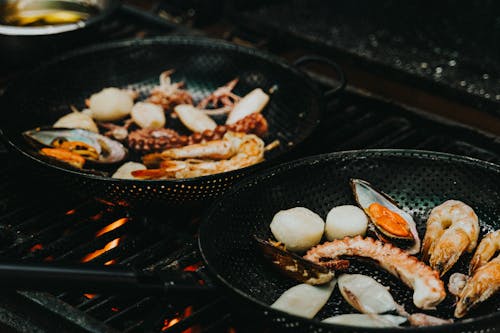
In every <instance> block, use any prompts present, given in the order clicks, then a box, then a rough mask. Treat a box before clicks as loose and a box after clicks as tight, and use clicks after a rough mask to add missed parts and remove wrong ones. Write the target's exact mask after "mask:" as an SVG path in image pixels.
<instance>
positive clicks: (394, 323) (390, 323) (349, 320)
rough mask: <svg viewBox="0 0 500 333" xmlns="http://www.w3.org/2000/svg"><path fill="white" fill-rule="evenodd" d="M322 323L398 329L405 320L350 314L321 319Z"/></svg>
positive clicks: (386, 316)
mask: <svg viewBox="0 0 500 333" xmlns="http://www.w3.org/2000/svg"><path fill="white" fill-rule="evenodd" d="M322 322H324V323H328V324H340V325H347V326H358V327H399V325H401V324H403V323H404V322H406V318H404V317H400V316H394V315H389V314H387V315H377V314H361V313H350V314H342V315H337V316H333V317H328V318H326V319H323V320H322Z"/></svg>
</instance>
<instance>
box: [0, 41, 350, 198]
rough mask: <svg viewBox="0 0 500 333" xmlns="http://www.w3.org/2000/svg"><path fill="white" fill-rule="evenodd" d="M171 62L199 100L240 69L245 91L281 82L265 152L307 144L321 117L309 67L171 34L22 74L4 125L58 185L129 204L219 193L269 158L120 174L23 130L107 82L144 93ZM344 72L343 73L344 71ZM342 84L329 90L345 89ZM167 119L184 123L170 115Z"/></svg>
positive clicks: (6, 104)
mask: <svg viewBox="0 0 500 333" xmlns="http://www.w3.org/2000/svg"><path fill="white" fill-rule="evenodd" d="M311 60H317V61H318V59H315V58H308V59H303V60H302V61H301V63H303V62H306V61H311ZM319 61H321V59H320V60H319ZM322 61H323V62H327V63H330V64H331V62H330V61H328V60H324V59H323V60H322ZM332 66H334V67H335V68H336V69H337V70H340V69H339V68H338V66H336V65H335V64H333V65H332ZM167 69H175V73H174V74H173V75H172V79H173V81H174V82H176V81H180V80H182V81H184V82H185V83H186V86H187V89H188V90H189V91H190V92H191V93H192V95H193V97H194V100H195V101H198V100H200V99H202V98H203V97H204V96H207V95H209V94H210V93H211V92H212V91H213V90H215V89H216V88H217V87H219V86H221V85H223V84H225V83H227V82H228V81H230V80H232V79H233V78H235V77H239V82H238V84H237V86H236V88H235V92H236V93H237V94H239V95H244V94H246V93H248V92H250V91H251V90H252V89H254V88H257V87H260V88H262V89H263V90H264V91H268V90H269V89H270V88H272V87H274V88H276V89H274V90H275V92H274V93H273V94H272V96H271V99H270V102H269V104H268V106H267V107H266V109H265V110H264V116H265V117H266V119H267V120H268V123H269V134H268V135H267V137H266V138H265V141H266V143H269V142H271V141H273V140H276V139H278V140H280V142H281V145H280V146H279V147H278V148H277V149H275V150H273V151H272V152H270V153H269V154H267V155H266V161H267V162H269V161H273V160H276V159H278V158H280V157H282V156H283V155H284V154H285V153H288V152H290V151H291V150H293V149H294V148H295V147H297V146H298V145H299V144H301V143H302V142H303V141H304V140H305V139H306V138H307V137H308V136H309V135H310V134H311V133H312V132H313V131H314V129H315V128H316V126H317V125H318V123H319V122H320V120H321V117H322V112H323V109H324V102H325V100H324V95H323V94H322V93H321V92H320V91H319V90H318V88H317V87H316V85H315V84H314V83H313V82H312V80H311V79H309V78H308V76H307V75H305V74H304V73H303V72H301V71H300V70H298V69H297V67H294V66H292V65H290V64H288V63H286V62H285V61H283V60H282V59H279V58H277V57H274V56H271V55H268V54H266V53H264V52H261V51H257V50H255V49H251V48H247V47H242V46H237V45H235V44H231V43H228V42H224V41H220V40H214V39H209V38H204V37H186V36H169V37H158V38H151V39H143V40H128V41H121V42H115V43H108V44H104V45H96V46H91V47H89V48H85V49H83V50H79V51H75V52H73V53H70V54H68V55H64V56H62V57H61V58H59V59H57V60H54V61H53V62H51V63H50V64H48V65H45V66H43V67H41V68H39V69H38V70H36V71H34V72H31V73H29V74H28V75H25V76H23V77H20V78H19V79H17V80H16V81H15V82H12V83H11V84H10V85H9V86H8V88H7V89H6V91H5V94H4V96H3V97H2V98H1V100H0V108H1V109H2V112H1V115H0V119H1V122H0V127H1V129H2V131H3V135H4V136H5V138H6V139H7V141H8V143H9V146H10V147H12V148H14V150H15V151H17V152H20V153H21V154H22V156H24V157H27V158H28V160H29V162H30V163H31V164H33V165H34V166H35V169H37V171H36V172H37V173H40V171H41V170H42V171H47V174H46V175H44V176H43V177H45V178H47V180H48V181H50V182H51V183H52V186H59V187H60V188H62V189H66V190H67V189H70V190H71V192H72V193H73V194H74V195H80V196H82V197H88V196H98V197H101V198H104V199H108V200H112V201H122V200H124V201H126V202H128V203H130V204H139V203H148V202H159V203H162V204H168V203H171V204H183V203H187V204H189V203H199V202H204V201H207V200H209V199H212V198H215V197H217V196H218V195H220V194H221V193H223V192H224V190H225V189H226V188H228V187H229V186H230V185H232V184H233V182H234V181H235V180H236V179H238V178H240V177H242V176H243V175H245V174H248V173H249V172H251V171H253V170H255V169H258V168H261V167H265V166H266V163H261V164H260V165H256V166H252V167H248V168H245V169H240V170H236V171H232V172H226V173H223V174H217V175H212V176H205V177H199V178H191V179H186V180H172V181H170V180H169V181H164V180H161V181H159V180H131V181H129V180H117V179H112V178H111V177H103V176H100V175H95V174H92V173H88V172H81V171H79V170H76V169H70V168H69V167H67V166H65V165H56V164H54V163H52V162H48V161H47V160H45V159H42V158H41V157H40V156H39V155H38V154H36V152H35V151H34V150H33V149H32V148H31V147H30V146H28V145H27V144H26V142H25V140H24V139H23V138H22V136H21V133H22V132H23V131H25V130H28V129H33V128H36V127H39V126H47V125H48V126H50V125H52V124H53V123H54V122H55V121H56V120H57V119H58V118H59V117H61V116H62V115H65V114H67V113H69V112H70V105H74V106H76V107H77V108H78V109H83V108H84V107H85V104H84V102H85V99H86V98H88V97H89V96H90V95H91V94H93V93H95V92H98V91H100V90H101V89H103V88H105V87H110V86H113V87H132V88H134V89H136V90H138V91H139V92H141V93H142V95H141V96H140V97H141V99H142V98H144V97H146V96H147V92H148V91H149V90H150V89H151V88H152V87H153V86H155V85H157V84H158V80H159V79H158V77H159V75H160V73H161V72H163V71H164V70H167ZM340 77H341V79H342V80H343V75H342V74H340ZM344 84H345V82H344V81H343V82H342V84H340V86H339V87H337V88H336V89H335V90H334V91H332V92H331V93H335V92H339V91H340V90H342V88H343V87H344ZM330 95H332V94H330ZM167 125H168V126H173V127H174V129H178V130H183V129H182V128H179V126H178V125H177V127H176V125H175V123H172V122H170V123H169V124H167ZM184 131H185V129H184Z"/></svg>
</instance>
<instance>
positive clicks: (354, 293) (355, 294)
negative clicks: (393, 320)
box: [338, 274, 397, 313]
mask: <svg viewBox="0 0 500 333" xmlns="http://www.w3.org/2000/svg"><path fill="white" fill-rule="evenodd" d="M338 284H339V289H340V293H341V294H342V296H344V299H345V300H346V301H347V302H348V303H349V304H351V306H352V307H353V308H355V309H356V310H358V311H360V312H362V313H385V312H389V311H394V310H396V307H397V304H396V302H395V301H394V299H393V298H392V296H391V294H390V293H389V291H388V290H387V288H386V287H384V286H383V285H381V284H380V283H378V282H377V281H375V279H373V278H371V277H369V276H366V275H362V274H342V275H341V276H340V277H339V278H338Z"/></svg>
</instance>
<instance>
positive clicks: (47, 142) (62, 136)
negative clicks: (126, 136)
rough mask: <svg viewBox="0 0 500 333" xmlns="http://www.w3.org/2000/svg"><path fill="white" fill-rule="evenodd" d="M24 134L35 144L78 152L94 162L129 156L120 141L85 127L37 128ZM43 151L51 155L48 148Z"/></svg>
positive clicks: (55, 155)
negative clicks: (84, 128) (87, 129)
mask: <svg viewBox="0 0 500 333" xmlns="http://www.w3.org/2000/svg"><path fill="white" fill-rule="evenodd" d="M23 135H24V137H25V138H27V139H28V140H29V141H30V142H32V143H34V144H35V145H43V146H46V147H51V148H57V149H60V150H66V151H68V152H72V153H76V154H78V155H80V156H82V157H83V158H85V160H87V161H91V162H94V163H104V164H110V163H117V162H121V161H123V160H124V159H125V158H126V157H127V150H126V148H125V147H124V146H123V145H122V144H121V143H119V142H118V141H115V140H112V139H110V138H108V137H106V136H104V135H100V134H97V133H94V132H90V131H86V130H83V129H66V128H49V129H40V128H37V129H34V130H29V131H25V132H23ZM57 152H59V153H61V152H60V151H57ZM42 153H44V154H45V155H49V154H47V150H45V152H42ZM49 156H51V157H54V158H58V156H63V155H60V154H57V153H56V154H51V155H49ZM64 157H69V155H67V154H66V155H64ZM60 160H62V161H66V159H65V158H60Z"/></svg>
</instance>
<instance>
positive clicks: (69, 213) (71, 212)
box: [66, 209, 76, 215]
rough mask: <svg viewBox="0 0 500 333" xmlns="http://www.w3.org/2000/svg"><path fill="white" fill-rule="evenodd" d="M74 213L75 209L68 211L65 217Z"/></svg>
mask: <svg viewBox="0 0 500 333" xmlns="http://www.w3.org/2000/svg"><path fill="white" fill-rule="evenodd" d="M75 213H76V209H70V210H68V211H67V212H66V215H73V214H75Z"/></svg>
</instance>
